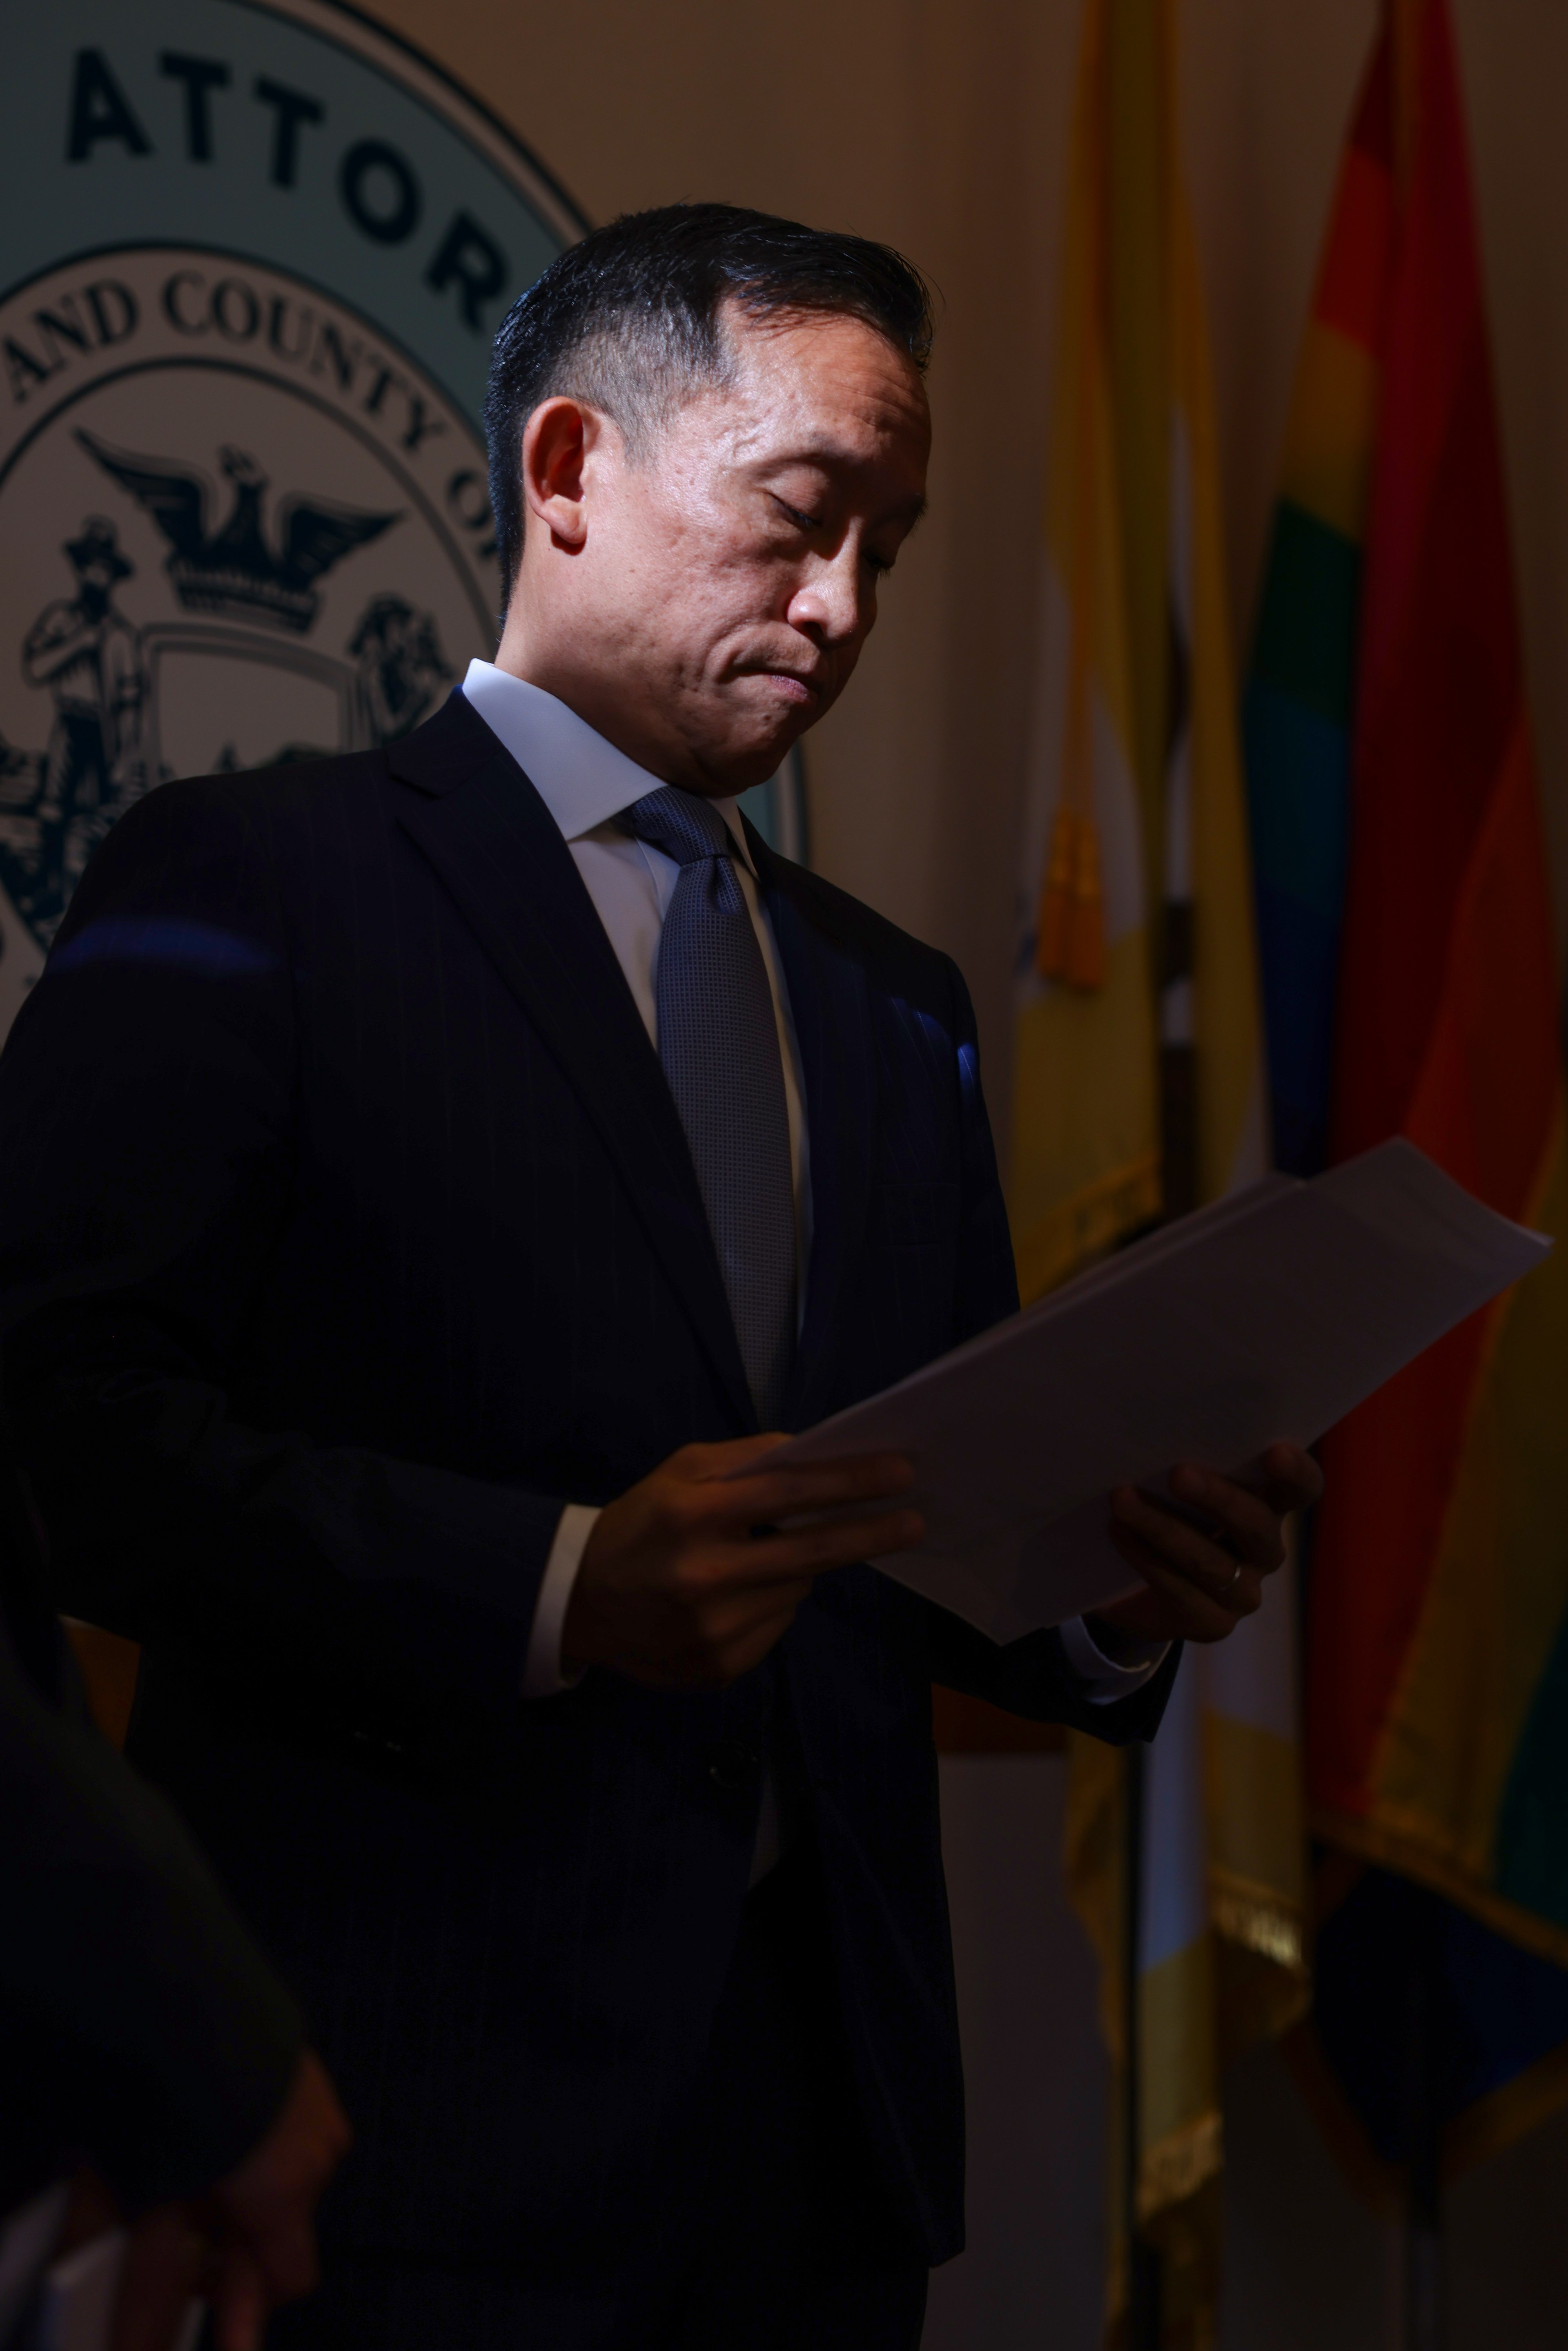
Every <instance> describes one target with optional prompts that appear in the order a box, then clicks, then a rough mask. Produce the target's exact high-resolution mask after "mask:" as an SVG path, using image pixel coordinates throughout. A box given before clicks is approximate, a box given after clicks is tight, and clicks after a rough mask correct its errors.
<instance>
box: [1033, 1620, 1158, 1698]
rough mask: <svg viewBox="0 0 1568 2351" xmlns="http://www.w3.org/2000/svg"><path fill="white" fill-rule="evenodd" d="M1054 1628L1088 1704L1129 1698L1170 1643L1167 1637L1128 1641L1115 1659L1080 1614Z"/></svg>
mask: <svg viewBox="0 0 1568 2351" xmlns="http://www.w3.org/2000/svg"><path fill="white" fill-rule="evenodd" d="M1056 1630H1057V1632H1058V1633H1059V1634H1060V1635H1061V1636H1062V1646H1063V1649H1064V1651H1065V1653H1066V1658H1067V1663H1068V1664H1069V1666H1071V1667H1072V1668H1073V1671H1074V1672H1075V1674H1076V1675H1077V1677H1078V1679H1079V1680H1080V1681H1081V1682H1082V1684H1083V1685H1084V1696H1085V1698H1087V1699H1088V1701H1089V1704H1090V1705H1091V1706H1115V1705H1116V1701H1117V1699H1118V1698H1131V1696H1132V1695H1133V1692H1134V1691H1135V1690H1140V1689H1142V1687H1143V1686H1144V1684H1145V1682H1147V1681H1149V1680H1151V1679H1152V1677H1154V1676H1155V1675H1156V1674H1157V1673H1158V1671H1159V1668H1160V1667H1161V1665H1162V1664H1163V1663H1164V1660H1165V1654H1166V1651H1167V1650H1168V1648H1169V1646H1170V1643H1169V1642H1168V1641H1139V1642H1137V1643H1133V1642H1129V1643H1128V1644H1127V1655H1126V1656H1124V1657H1122V1658H1119V1659H1118V1658H1116V1657H1107V1656H1106V1653H1105V1651H1104V1650H1103V1649H1102V1648H1101V1647H1100V1646H1099V1644H1098V1642H1097V1641H1096V1639H1095V1636H1094V1635H1093V1634H1092V1633H1091V1632H1090V1630H1089V1628H1088V1626H1087V1625H1085V1622H1084V1620H1083V1618H1082V1617H1081V1616H1070V1617H1069V1618H1068V1619H1067V1622H1066V1623H1065V1624H1064V1625H1057V1627H1056Z"/></svg>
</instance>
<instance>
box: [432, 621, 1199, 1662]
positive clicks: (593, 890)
mask: <svg viewBox="0 0 1568 2351" xmlns="http://www.w3.org/2000/svg"><path fill="white" fill-rule="evenodd" d="M462 691H463V694H464V695H465V696H466V698H467V700H468V701H469V702H470V703H471V704H472V707H473V708H474V709H475V710H476V711H477V712H478V713H479V716H481V717H482V718H483V721H484V723H485V725H486V726H488V727H489V728H490V730H491V732H492V734H493V735H494V736H496V737H498V738H499V740H500V741H501V742H502V743H503V744H504V746H505V747H506V749H507V750H508V751H510V752H511V754H512V756H513V758H514V759H515V760H516V762H517V764H518V766H519V767H520V768H522V769H523V770H524V774H525V775H526V776H527V778H528V780H529V782H530V783H531V784H532V785H533V786H534V789H535V791H536V792H537V793H538V795H539V797H540V799H542V800H543V801H544V803H545V807H546V808H547V809H548V810H549V811H550V814H551V815H552V816H553V817H554V818H555V820H556V824H557V825H559V827H560V829H561V837H562V839H563V840H564V841H565V842H566V846H567V848H568V849H569V850H570V852H571V853H572V859H573V862H574V863H575V864H576V869H577V871H578V872H579V873H580V874H581V875H582V877H583V882H584V884H585V886H586V888H587V893H588V895H589V897H590V898H591V899H592V900H593V902H594V906H595V909H596V911H597V914H598V917H599V920H600V922H601V923H603V925H604V926H605V931H606V933H607V936H608V939H609V943H610V945H611V946H612V947H613V948H614V949H615V952H616V957H617V960H618V963H619V965H620V967H621V969H622V971H623V972H624V973H625V974H626V982H627V986H628V987H629V988H630V990H631V993H632V998H633V1001H634V1002H635V1003H636V1006H637V1008H638V1010H639V1013H640V1014H641V1015H642V1022H643V1026H644V1028H645V1029H647V1030H648V1034H649V1040H650V1041H651V1043H652V1044H653V1046H654V1049H655V1050H658V1045H659V1032H658V1013H657V1009H656V998H655V993H654V973H655V970H656V968H657V966H658V960H659V934H660V932H661V931H662V929H663V927H664V917H665V915H666V914H667V913H668V911H669V907H670V899H671V898H672V897H673V896H674V894H675V884H676V883H677V881H678V880H679V879H680V866H679V865H678V864H677V863H676V862H675V860H674V859H673V858H672V857H666V856H665V854H664V852H663V851H662V850H658V849H653V848H650V847H649V843H648V842H647V841H634V840H632V838H631V836H630V834H629V833H624V832H621V831H618V830H617V829H616V827H615V826H614V825H613V824H612V823H611V821H610V820H611V819H612V818H613V817H616V816H618V815H619V814H620V812H621V810H623V809H627V808H629V807H630V806H631V803H632V802H633V800H639V799H642V797H643V795H644V794H645V793H646V792H654V791H658V790H659V789H661V786H660V783H659V778H658V777H657V776H650V775H649V773H648V771H647V769H646V768H639V767H638V766H637V765H636V763H635V761H633V760H631V759H628V758H627V756H626V754H625V752H624V751H618V750H617V749H616V747H615V746H614V744H613V743H607V742H606V740H605V738H604V737H603V736H602V735H600V734H597V732H596V731H595V729H594V728H593V727H591V726H589V725H588V723H587V720H586V719H584V718H579V717H578V716H577V714H576V711H575V710H572V709H569V708H568V707H567V705H566V703H564V702H562V701H559V700H558V699H557V698H556V695H553V694H546V693H545V691H544V689H543V688H542V687H540V686H537V685H530V684H527V683H526V681H525V680H524V679H523V678H520V677H513V676H512V675H511V674H510V673H509V672H507V671H505V670H499V669H497V668H496V667H495V665H494V664H493V663H492V662H484V661H472V662H470V664H469V665H468V674H467V676H466V677H465V678H464V679H463V681H462ZM712 805H713V807H714V808H716V809H717V810H718V811H719V813H720V815H721V816H722V818H723V820H724V822H725V824H726V825H727V826H728V827H729V830H730V836H731V838H732V841H734V843H735V847H736V852H737V854H736V857H735V860H734V864H735V873H736V878H737V880H738V881H739V883H740V886H741V891H742V895H743V896H744V898H745V901H746V905H747V908H748V910H749V912H750V914H751V917H752V922H753V926H754V927H755V930H756V934H757V944H758V945H759V946H760V947H761V948H762V952H763V963H764V965H765V966H766V967H767V975H768V986H769V987H770V988H771V989H772V991H773V999H774V1016H775V1018H776V1019H777V1021H778V1032H779V1054H780V1058H781V1060H782V1061H783V1063H784V1102H785V1107H786V1109H787V1111H788V1113H789V1143H790V1161H791V1167H792V1171H793V1175H794V1213H795V1239H796V1250H797V1256H796V1280H795V1297H796V1301H797V1311H804V1307H805V1285H806V1275H807V1270H808V1268H809V1265H810V1261H811V1184H810V1155H809V1138H808V1136H807V1134H806V1125H805V1089H804V1087H803V1085H802V1082H801V1071H800V1048H799V1045H798V1044H797V1042H796V1040H795V1033H794V1021H793V1020H792V1019H791V1017H790V1008H789V996H788V992H787V990H786V988H785V987H784V970H783V967H782V965H781V964H780V961H779V952H778V945H777V942H776V941H775V939H774V932H773V925H772V923H771V922H770V921H769V920H768V911H767V908H766V906H765V905H764V904H763V901H762V898H761V895H760V894H759V893H758V889H757V883H756V876H755V875H754V873H753V872H752V869H751V864H750V861H749V860H748V858H747V856H746V851H745V837H744V834H743V833H742V828H741V818H740V811H739V810H738V808H737V806H736V803H735V802H734V801H733V800H732V799H716V800H714V801H713V803H712ZM597 1516H598V1512H597V1510H592V1509H590V1508H588V1507H587V1505H586V1504H584V1503H579V1502H569V1503H567V1505H566V1509H565V1510H563V1511H562V1513H561V1521H560V1524H559V1526H558V1527H557V1529H556V1540H555V1541H554V1543H553V1544H552V1545H551V1549H550V1556H549V1559H548V1561H547V1562H546V1563H545V1576H544V1581H543V1583H541V1584H540V1587H539V1598H538V1601H537V1603H536V1604H535V1612H534V1625H533V1630H532V1633H531V1635H530V1637H529V1642H528V1655H527V1660H526V1663H525V1665H524V1675H523V1694H524V1697H525V1698H546V1697H551V1696H553V1695H554V1694H555V1693H556V1691H557V1690H560V1689H564V1688H565V1687H566V1680H565V1678H564V1677H563V1675H562V1672H561V1634H562V1628H563V1627H564V1625H565V1624H566V1605H567V1603H568V1601H569V1600H570V1599H571V1596H572V1586H573V1584H574V1583H575V1582H576V1574H577V1570H578V1568H579V1566H580V1565H581V1563H582V1557H583V1552H584V1551H585V1549H586V1548H587V1540H588V1536H589V1534H590V1533H591V1531H592V1530H593V1525H594V1521H595V1520H596V1519H597ZM1061 1630H1062V1639H1063V1643H1064V1647H1065V1649H1066V1654H1067V1658H1068V1662H1069V1663H1070V1664H1071V1666H1072V1667H1073V1669H1074V1671H1075V1673H1076V1674H1077V1675H1078V1677H1079V1678H1080V1679H1081V1681H1082V1682H1083V1683H1084V1685H1085V1692H1084V1694H1085V1697H1086V1698H1089V1699H1090V1701H1091V1702H1092V1703H1093V1704H1095V1705H1097V1706H1100V1705H1104V1706H1108V1705H1113V1704H1114V1703H1115V1701H1116V1699H1117V1698H1126V1697H1127V1696H1128V1695H1129V1694H1130V1693H1131V1692H1132V1691H1133V1690H1136V1689H1137V1688H1139V1687H1141V1686H1142V1684H1143V1683H1144V1682H1146V1681H1147V1679H1148V1677H1149V1676H1150V1675H1151V1674H1152V1673H1153V1672H1154V1671H1155V1669H1156V1667H1158V1664H1159V1661H1160V1659H1161V1657H1163V1656H1164V1655H1165V1647H1166V1645H1165V1644H1164V1643H1159V1644H1158V1645H1151V1646H1150V1647H1149V1649H1148V1652H1147V1656H1139V1657H1138V1659H1137V1662H1135V1663H1130V1664H1126V1665H1118V1664H1116V1662H1115V1661H1114V1660H1113V1659H1112V1658H1110V1657H1107V1656H1105V1654H1104V1653H1103V1651H1101V1650H1100V1649H1099V1648H1098V1647H1096V1644H1095V1642H1094V1641H1093V1640H1092V1639H1091V1637H1090V1635H1089V1633H1088V1631H1087V1629H1086V1627H1085V1625H1084V1624H1083V1621H1082V1619H1081V1618H1077V1617H1075V1618H1074V1620H1073V1621H1072V1623H1071V1624H1070V1625H1063V1626H1062V1628H1061Z"/></svg>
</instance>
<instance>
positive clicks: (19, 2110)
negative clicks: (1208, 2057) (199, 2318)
mask: <svg viewBox="0 0 1568 2351" xmlns="http://www.w3.org/2000/svg"><path fill="white" fill-rule="evenodd" d="M0 1917H3V1918H4V1919H5V1932H4V1934H3V1935H0V2281H3V2283H0V2346H5V2345H8V2344H10V2343H12V2342H19V2341H20V2340H22V2339H23V2338H24V2336H25V2333H26V2325H27V2314H28V2307H29V2304H30V2299H31V2294H32V2290H33V2288H34V2287H35V2286H36V2283H37V2281H38V2278H39V2275H40V2273H41V2272H42V2270H43V2269H44V2267H45V2265H46V2264H47V2262H49V2261H50V2260H51V2259H52V2258H54V2257H55V2256H56V2255H57V2254H58V2253H59V2252H62V2251H65V2250H67V2248H68V2247H69V2246H70V2245H71V2244H73V2243H76V2242H80V2241H83V2240H84V2239H86V2238H88V2237H89V2236H90V2235H92V2234H93V2233H95V2232H96V2231H98V2230H99V2229H101V2228H104V2227H108V2226H109V2225H112V2224H113V2223H114V2222H115V2221H117V2220H118V2221H121V2222H123V2223H124V2224H125V2225H126V2227H127V2228H128V2230H129V2231H130V2242H129V2247H128V2251H127V2253H126V2257H125V2262H124V2266H123V2270H122V2272H121V2276H120V2283H119V2294H118V2304H117V2307H116V2310H115V2314H114V2320H113V2326H112V2334H111V2351H166V2346H169V2345H170V2344H171V2343H172V2342H173V2341H174V2339H175V2337H176V2335H177V2333H178V2331H179V2329H180V2326H181V2325H182V2320H183V2317H184V2314H185V2311H186V2308H187V2306H188V2304H190V2302H191V2301H192V2298H193V2297H196V2296H198V2295H200V2296H202V2297H203V2298H205V2299H206V2300H207V2302H208V2303H209V2304H211V2306H212V2309H213V2316H214V2321H215V2326H216V2339H217V2344H218V2346H219V2351H254V2346H256V2345H258V2344H259V2343H260V2340H261V2335H262V2329H263V2327H264V2325H265V2319H266V2314H267V2313H268V2311H269V2310H270V2309H271V2308H272V2307H273V2306H274V2305H275V2304H277V2303H279V2302H284V2301H287V2300H289V2299H291V2298H292V2297H293V2296H295V2295H296V2294H304V2293H306V2292H308V2291H309V2289H310V2287H311V2286H312V2285H313V2284H314V2283H315V2279H316V2243H315V2234H314V2229H313V2214H314V2210H315V2207H316V2203H317V2198H318V2197H319V2195H320V2193H321V2190H322V2189H323V2188H324V2186H325V2185H326V2183H327V2179H328V2178H329V2177H330V2175H331V2173H332V2172H333V2170H334V2169H335V2168H336V2167H337V2162H338V2160H339V2158H341V2156H342V2154H343V2152H344V2149H345V2148H346V2147H347V2145H348V2125H347V2123H346V2122H345V2120H344V2118H343V2115H342V2112H341V2110H340V2108H339V2106H338V2104H337V2098H336V2096H335V2095H334V2094H333V2091H332V2087H331V2085H330V2083H329V2082H328V2081H327V2075H326V2074H325V2073H324V2072H323V2071H322V2069H321V2066H320V2064H319V2063H318V2062H317V2059H316V2057H315V2056H314V2055H313V2054H312V2053H311V2052H310V2051H309V2050H308V2049H306V2047H305V2045H304V2038H303V2032H302V2027H301V2022H300V2018H299V2014H298V2011H297V2010H296V2007H295V2004H294V2002H293V2001H292V2000H291V1999H290V1998H289V1996H288V1994H287V1992H286V1991H285V1990H284V1988H283V1986H282V1985H281V1984H280V1983H279V1982H278V1980H276V1978H275V1976H274V1975H273V1973H272V1971H271V1970H270V1969H269V1968H268V1967H267V1965H266V1963H265V1960H264V1959H262V1957H261V1955H260V1953H259V1952H258V1951H257V1950H256V1949H255V1948H254V1945H253V1944H252V1942H251V1941H250V1939H249V1938H248V1937H247V1935H246V1934H245V1932H244V1928H242V1927H241V1925H240V1923H239V1921H238V1919H237V1918H236V1917H234V1913H233V1911H232V1910H231V1909H230V1908H229V1907H228V1905H227V1903H226V1902H225V1900H224V1898H223V1895H222V1893H221V1892H220V1891H219V1888H218V1886H217V1885H216V1883H215V1881H214V1880H213V1877H212V1876H211V1875H210V1873H209V1872H208V1870H207V1868H206V1865H205V1864H204V1863H203V1862H202V1858H201V1856H200V1855H199V1854H198V1853H197V1851H196V1849H195V1847H194V1845H193V1844H192V1843H191V1841H190V1839H189V1838H188V1836H187V1835H186V1834H185V1832H184V1830H183V1829H182V1827H181V1825H180V1823H179V1822H178V1820H177V1819H176V1818H175V1816H174V1814H173V1813H171V1811H170V1809H169V1808H168V1806H167V1805H166V1804H165V1803H164V1802H162V1801H161V1799H160V1798H159V1797H157V1796H155V1795H154V1794H153V1793H152V1792H151V1789H149V1788H148V1787H146V1786H145V1785H144V1784H143V1782H141V1781H140V1780H139V1779H138V1778H137V1776H136V1774H135V1773H134V1772H133V1771H131V1770H130V1767H129V1766H128V1765H127V1764H125V1763H124V1762H122V1761H121V1760H120V1758H119V1755H117V1754H116V1753H115V1751H114V1749H113V1748H112V1747H111V1746H110V1745H109V1741H108V1740H106V1739H104V1738H103V1737H102V1735H101V1734H100V1733H99V1730H98V1729H96V1728H95V1726H94V1724H93V1722H92V1720H91V1719H90V1717H89V1714H88V1707H87V1698H86V1693H85V1691H84V1689H83V1687H82V1684H81V1679H80V1677H79V1675H78V1671H77V1668H76V1662H75V1659H74V1658H73V1656H72V1655H71V1652H70V1648H69V1645H68V1643H67V1640H66V1638H65V1635H64V1632H63V1630H62V1627H61V1625H60V1622H59V1619H58V1617H57V1615H56V1614H55V1613H54V1610H53V1607H52V1605H51V1603H50V1597H49V1592H48V1584H47V1574H46V1572H45V1562H44V1557H43V1551H42V1545H41V1541H40V1540H39V1536H38V1532H37V1529H36V1522H35V1520H34V1519H33V1515H32V1512H31V1510H30V1508H29V1506H28V1502H27V1499H26V1492H25V1489H23V1487H22V1485H21V1482H20V1480H19V1479H18V1478H17V1476H16V1471H15V1469H14V1468H13V1466H12V1464H11V1462H10V1460H9V1458H8V1448H6V1447H5V1443H4V1440H3V1439H0Z"/></svg>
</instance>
